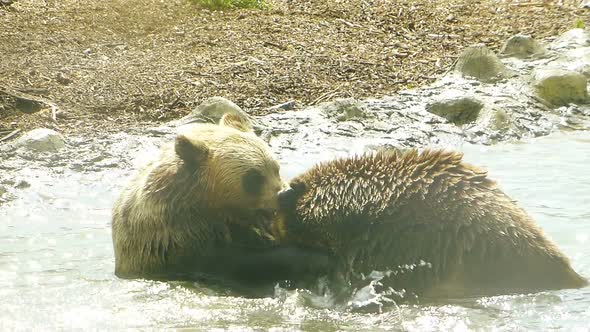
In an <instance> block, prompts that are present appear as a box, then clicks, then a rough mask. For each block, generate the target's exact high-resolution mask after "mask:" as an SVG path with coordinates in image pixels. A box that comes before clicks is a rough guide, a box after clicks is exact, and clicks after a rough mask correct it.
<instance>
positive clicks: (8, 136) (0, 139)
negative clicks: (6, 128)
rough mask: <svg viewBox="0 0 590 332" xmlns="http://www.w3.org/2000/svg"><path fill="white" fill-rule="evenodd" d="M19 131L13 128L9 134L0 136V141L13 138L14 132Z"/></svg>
mask: <svg viewBox="0 0 590 332" xmlns="http://www.w3.org/2000/svg"><path fill="white" fill-rule="evenodd" d="M18 133H20V129H15V130H13V131H12V132H11V133H10V134H8V135H6V136H4V137H2V138H0V143H1V142H4V141H8V140H9V139H11V138H13V137H14V136H16V134H18Z"/></svg>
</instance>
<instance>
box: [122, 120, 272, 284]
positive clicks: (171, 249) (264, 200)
mask: <svg viewBox="0 0 590 332" xmlns="http://www.w3.org/2000/svg"><path fill="white" fill-rule="evenodd" d="M236 121H237V120H236V119H233V118H232V117H231V116H230V117H224V118H223V119H222V123H221V125H213V124H194V125H190V126H187V127H186V128H185V129H184V130H183V131H182V132H181V133H180V134H179V136H178V137H177V139H176V140H175V143H174V144H169V145H167V146H165V147H164V148H163V150H162V154H161V156H160V157H159V158H158V159H157V160H155V161H153V162H151V163H149V164H148V165H146V166H145V167H144V168H143V169H142V170H141V171H140V172H139V174H137V176H135V177H134V178H133V179H132V180H131V182H130V184H129V185H128V186H127V187H126V188H125V189H124V190H123V192H122V194H121V195H120V197H119V199H118V200H117V201H116V203H115V207H114V209H113V221H112V230H113V232H112V236H113V245H114V250H115V274H116V275H117V276H119V277H126V278H135V277H148V278H157V279H176V278H177V277H179V276H181V275H183V274H186V273H194V272H199V273H200V272H205V273H208V272H211V273H217V272H219V271H218V270H219V269H223V268H224V267H223V263H224V259H226V258H227V259H229V258H230V256H231V255H233V254H234V253H235V252H240V251H241V249H240V246H245V247H249V248H255V247H256V246H266V245H268V244H269V243H270V241H271V240H270V239H269V238H268V237H267V236H266V235H265V234H264V228H265V218H264V217H263V216H262V217H261V216H260V215H258V214H257V211H258V209H272V208H276V207H277V194H278V191H279V190H280V189H281V187H282V185H283V183H282V181H281V179H280V176H279V173H278V164H277V163H276V161H275V159H274V157H273V156H272V154H271V153H270V152H269V149H268V148H267V145H266V143H264V142H263V141H262V140H260V139H259V138H258V137H256V136H255V135H254V134H253V133H251V132H243V131H241V130H242V129H244V128H249V126H246V125H239V126H237V127H233V126H232V123H233V125H235V123H236ZM251 168H257V169H260V170H261V172H263V173H264V174H265V175H268V179H267V182H266V183H265V185H264V187H263V188H262V190H261V192H260V193H259V194H258V195H247V194H245V193H243V192H242V191H241V182H240V181H241V179H240V176H241V175H242V174H243V173H244V172H246V171H247V170H248V169H251ZM244 226H245V227H244ZM261 230H262V231H261ZM220 252H225V253H227V254H226V255H227V256H226V257H223V255H221V256H220Z"/></svg>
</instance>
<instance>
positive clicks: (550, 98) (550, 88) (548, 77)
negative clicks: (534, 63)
mask: <svg viewBox="0 0 590 332" xmlns="http://www.w3.org/2000/svg"><path fill="white" fill-rule="evenodd" d="M587 82H588V80H587V79H586V77H585V76H584V75H582V74H580V73H577V72H575V71H571V70H565V69H542V70H537V71H536V72H535V73H534V89H535V92H536V94H537V96H538V97H540V98H541V99H543V100H545V101H547V102H549V103H551V104H552V105H554V106H563V105H567V104H569V103H585V102H587V101H588V89H587Z"/></svg>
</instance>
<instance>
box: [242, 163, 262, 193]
mask: <svg viewBox="0 0 590 332" xmlns="http://www.w3.org/2000/svg"><path fill="white" fill-rule="evenodd" d="M263 185H264V175H262V173H261V172H260V171H259V170H257V169H251V170H248V171H247V172H246V174H244V176H243V177H242V186H243V187H244V191H245V192H246V193H248V194H253V195H256V194H259V193H260V192H261V191H262V186H263Z"/></svg>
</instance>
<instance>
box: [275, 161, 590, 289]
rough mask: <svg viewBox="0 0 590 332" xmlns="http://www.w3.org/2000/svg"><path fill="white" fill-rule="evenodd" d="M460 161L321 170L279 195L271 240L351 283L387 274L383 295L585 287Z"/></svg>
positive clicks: (344, 164)
mask: <svg viewBox="0 0 590 332" xmlns="http://www.w3.org/2000/svg"><path fill="white" fill-rule="evenodd" d="M461 159H462V154H460V153H456V152H446V151H442V150H425V151H423V152H421V153H419V152H417V151H416V150H408V151H405V152H401V151H380V152H377V153H369V154H365V155H362V156H358V157H352V158H348V159H339V160H334V161H330V162H326V163H322V164H319V165H317V166H315V167H313V168H312V169H310V170H308V171H307V172H305V173H303V174H302V175H300V176H297V177H296V178H294V179H293V180H292V181H291V182H290V186H291V189H289V190H287V191H284V192H283V193H281V194H280V196H281V198H280V204H281V213H280V214H279V216H280V217H279V218H277V220H276V221H275V223H274V224H273V228H274V234H275V235H276V236H277V237H278V238H280V239H281V241H283V242H287V243H291V244H294V245H299V246H302V247H308V248H316V249H320V250H326V251H329V252H331V253H332V254H334V255H335V256H336V257H338V260H339V261H338V263H337V264H338V266H339V268H338V271H339V273H341V274H344V277H345V279H344V280H345V281H347V282H350V281H351V279H353V278H354V275H358V274H361V273H362V274H364V275H367V274H369V273H371V272H372V271H374V270H376V271H389V272H387V273H386V277H384V279H382V280H381V282H382V283H383V284H384V285H385V286H386V287H392V288H393V289H395V290H398V291H400V290H405V291H406V292H408V293H411V294H414V295H419V296H421V297H422V298H437V297H463V296H479V295H494V294H507V293H514V292H534V291H540V290H549V289H563V288H578V287H583V286H586V285H587V284H588V282H587V281H586V280H585V279H584V278H583V277H581V276H580V275H578V274H577V273H576V272H575V271H574V270H573V269H572V267H571V266H570V263H569V261H568V259H567V257H566V256H565V255H564V254H563V253H562V252H561V251H560V250H559V249H558V248H557V247H556V246H555V244H554V243H552V242H551V241H550V240H549V239H548V238H547V237H546V236H545V235H544V234H543V232H542V230H541V229H540V228H539V227H538V226H537V225H536V224H535V222H534V221H533V220H532V219H531V218H530V217H529V216H528V215H527V214H526V212H525V211H524V210H523V209H521V208H520V207H518V206H517V205H516V204H515V203H514V201H513V200H512V199H510V198H509V197H508V196H507V195H505V194H504V193H503V192H502V191H501V190H500V189H498V187H497V186H496V184H495V182H494V181H492V180H490V179H488V178H487V177H486V175H487V174H486V172H485V171H483V170H481V169H479V168H477V167H475V166H472V165H469V164H467V163H465V162H462V160H461ZM408 293H406V294H407V295H408Z"/></svg>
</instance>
